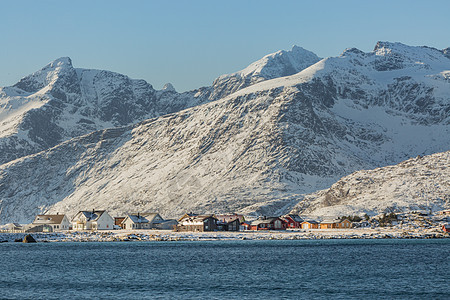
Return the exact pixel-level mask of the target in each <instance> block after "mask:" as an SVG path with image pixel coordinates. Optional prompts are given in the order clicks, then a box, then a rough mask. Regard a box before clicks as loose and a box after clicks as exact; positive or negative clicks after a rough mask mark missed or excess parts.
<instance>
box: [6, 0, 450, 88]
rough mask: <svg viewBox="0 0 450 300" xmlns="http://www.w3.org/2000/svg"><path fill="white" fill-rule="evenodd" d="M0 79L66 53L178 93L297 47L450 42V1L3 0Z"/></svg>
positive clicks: (326, 52)
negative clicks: (169, 83) (171, 88)
mask: <svg viewBox="0 0 450 300" xmlns="http://www.w3.org/2000/svg"><path fill="white" fill-rule="evenodd" d="M0 10H1V17H0V86H8V85H12V84H14V83H15V82H17V81H18V80H19V79H20V78H22V77H23V76H25V75H28V74H30V73H32V72H34V71H37V70H38V69H40V68H41V67H43V66H44V65H45V64H47V63H48V62H50V61H52V60H54V59H56V58H58V57H61V56H69V57H71V58H72V62H73V64H74V66H75V67H80V68H93V69H104V70H111V71H115V72H119V73H122V74H126V75H128V76H130V77H132V78H142V79H145V80H147V81H148V82H149V83H151V84H152V85H153V86H154V87H155V88H157V89H160V88H162V86H163V85H164V83H166V82H171V83H172V84H173V85H174V86H175V88H176V89H177V90H178V91H184V90H189V89H194V88H197V87H200V86H205V85H210V84H211V83H212V81H213V80H214V78H216V77H217V76H219V75H221V74H226V73H231V72H234V71H238V70H240V69H242V68H244V67H246V66H247V65H248V64H250V63H251V62H253V61H255V60H257V59H259V58H261V57H262V56H264V55H266V54H268V53H272V52H275V51H277V50H281V49H290V48H291V46H292V45H294V44H295V45H299V46H302V47H303V48H305V49H308V50H310V51H313V52H315V53H316V54H317V55H319V56H321V57H327V56H336V55H339V54H340V53H341V52H342V51H343V50H344V49H345V48H349V47H356V48H359V49H361V50H363V51H371V50H372V49H373V47H374V46H375V44H376V42H377V41H378V40H382V41H392V42H402V43H405V44H409V45H427V46H431V47H436V48H439V49H443V48H446V47H449V46H450V33H449V14H450V1H414V0H409V1H395V0H388V1H385V0H378V1H365V0H358V1H345V0H341V1H319V0H317V1H311V0H309V1H300V0H297V1H283V0H277V1H265V0H238V1H234V0H227V1H215V0H205V1H196V0H189V1H183V0H179V1H171V0H161V1H144V0H142V1H137V0H134V1H133V0H129V1H115V0H108V1H102V0H89V1H84V0H82V1H80V0H77V1H74V0H72V1H68V0H67V1H64V0H54V1H49V0H39V1H36V0H34V1H29V0H21V1H9V0H2V1H0Z"/></svg>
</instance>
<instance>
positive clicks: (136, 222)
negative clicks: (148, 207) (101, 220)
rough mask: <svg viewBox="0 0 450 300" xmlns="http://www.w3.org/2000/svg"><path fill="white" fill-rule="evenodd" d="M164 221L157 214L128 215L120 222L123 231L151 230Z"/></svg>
mask: <svg viewBox="0 0 450 300" xmlns="http://www.w3.org/2000/svg"><path fill="white" fill-rule="evenodd" d="M163 222H164V219H163V218H162V217H161V216H160V215H159V214H158V213H143V214H140V213H137V214H129V215H127V216H126V217H125V219H124V220H123V221H122V228H123V229H152V228H156V227H157V224H160V223H163Z"/></svg>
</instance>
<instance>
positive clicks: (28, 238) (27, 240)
mask: <svg viewBox="0 0 450 300" xmlns="http://www.w3.org/2000/svg"><path fill="white" fill-rule="evenodd" d="M22 242H23V243H36V240H35V239H34V237H33V236H32V235H31V234H27V235H26V236H25V237H24V238H23V240H22Z"/></svg>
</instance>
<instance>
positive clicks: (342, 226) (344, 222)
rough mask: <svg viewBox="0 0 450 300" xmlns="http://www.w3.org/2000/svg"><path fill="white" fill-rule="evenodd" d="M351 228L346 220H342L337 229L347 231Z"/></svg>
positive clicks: (350, 223) (350, 224)
mask: <svg viewBox="0 0 450 300" xmlns="http://www.w3.org/2000/svg"><path fill="white" fill-rule="evenodd" d="M351 227H352V222H350V221H349V220H347V219H344V220H342V221H341V222H340V223H339V228H341V229H347V228H351Z"/></svg>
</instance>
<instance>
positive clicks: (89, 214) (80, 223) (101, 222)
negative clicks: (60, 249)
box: [72, 210, 114, 230]
mask: <svg viewBox="0 0 450 300" xmlns="http://www.w3.org/2000/svg"><path fill="white" fill-rule="evenodd" d="M113 228H114V219H113V218H112V217H111V216H110V215H109V214H108V213H107V212H106V211H105V210H92V211H80V212H78V213H77V214H76V215H75V217H73V219H72V229H73V230H112V229H113Z"/></svg>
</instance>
